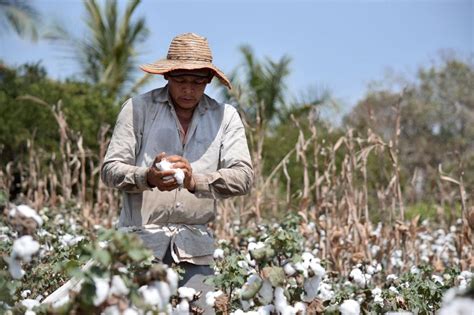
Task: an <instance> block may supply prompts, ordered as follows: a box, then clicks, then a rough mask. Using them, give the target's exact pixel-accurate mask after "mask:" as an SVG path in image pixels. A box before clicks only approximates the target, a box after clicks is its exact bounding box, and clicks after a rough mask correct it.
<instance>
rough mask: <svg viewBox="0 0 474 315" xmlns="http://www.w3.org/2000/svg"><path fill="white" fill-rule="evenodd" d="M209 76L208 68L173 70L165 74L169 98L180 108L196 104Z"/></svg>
mask: <svg viewBox="0 0 474 315" xmlns="http://www.w3.org/2000/svg"><path fill="white" fill-rule="evenodd" d="M211 78H212V77H211V76H210V73H209V71H208V70H204V71H203V70H188V71H173V72H170V73H168V74H166V75H165V79H167V80H168V91H169V93H170V96H171V99H172V100H173V103H174V105H175V106H177V107H178V108H181V109H194V108H195V107H196V106H197V105H198V103H199V101H200V100H201V98H202V96H203V94H204V90H205V89H206V85H207V84H208V83H209V82H210V81H211Z"/></svg>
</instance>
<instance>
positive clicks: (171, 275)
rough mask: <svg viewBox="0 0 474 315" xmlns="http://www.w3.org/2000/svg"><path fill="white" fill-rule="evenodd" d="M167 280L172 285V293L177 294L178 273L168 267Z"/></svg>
mask: <svg viewBox="0 0 474 315" xmlns="http://www.w3.org/2000/svg"><path fill="white" fill-rule="evenodd" d="M166 281H167V282H168V284H169V286H170V291H171V294H175V293H176V290H177V289H178V281H179V279H178V274H177V273H176V271H174V270H173V269H171V268H168V269H166Z"/></svg>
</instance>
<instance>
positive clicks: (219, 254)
mask: <svg viewBox="0 0 474 315" xmlns="http://www.w3.org/2000/svg"><path fill="white" fill-rule="evenodd" d="M213 256H214V259H224V250H223V249H222V248H216V249H215V250H214V255H213Z"/></svg>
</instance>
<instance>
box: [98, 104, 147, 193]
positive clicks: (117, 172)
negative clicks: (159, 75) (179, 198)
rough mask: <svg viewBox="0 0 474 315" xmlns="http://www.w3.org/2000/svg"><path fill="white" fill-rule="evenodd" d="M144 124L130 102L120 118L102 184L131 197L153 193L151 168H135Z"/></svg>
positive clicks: (106, 156)
mask: <svg viewBox="0 0 474 315" xmlns="http://www.w3.org/2000/svg"><path fill="white" fill-rule="evenodd" d="M142 120H143V117H141V115H140V112H139V111H138V110H134V107H133V101H132V99H129V100H128V101H126V102H125V103H124V105H123V106H122V109H121V111H120V114H119V116H118V118H117V123H116V125H115V128H114V132H113V135H112V139H111V141H110V144H109V147H108V149H107V153H106V155H105V158H104V164H103V165H102V169H101V178H102V181H103V182H104V183H105V184H106V185H107V186H109V187H115V188H118V189H121V190H123V191H126V192H129V193H134V192H136V193H139V192H142V191H144V190H150V189H151V187H150V186H149V185H148V182H147V179H146V175H147V171H148V168H147V167H138V166H135V161H136V154H137V152H138V151H139V148H140V139H137V138H139V137H140V136H141V134H140V128H139V126H140V125H141V124H143V122H142Z"/></svg>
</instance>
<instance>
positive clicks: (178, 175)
mask: <svg viewBox="0 0 474 315" xmlns="http://www.w3.org/2000/svg"><path fill="white" fill-rule="evenodd" d="M155 166H156V168H157V169H159V170H160V171H170V170H174V178H175V179H176V183H178V185H180V186H182V185H183V183H184V172H183V170H182V169H180V168H177V169H174V168H173V164H172V163H170V162H169V161H168V160H166V159H163V160H161V161H160V162H158V163H156V164H155Z"/></svg>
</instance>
